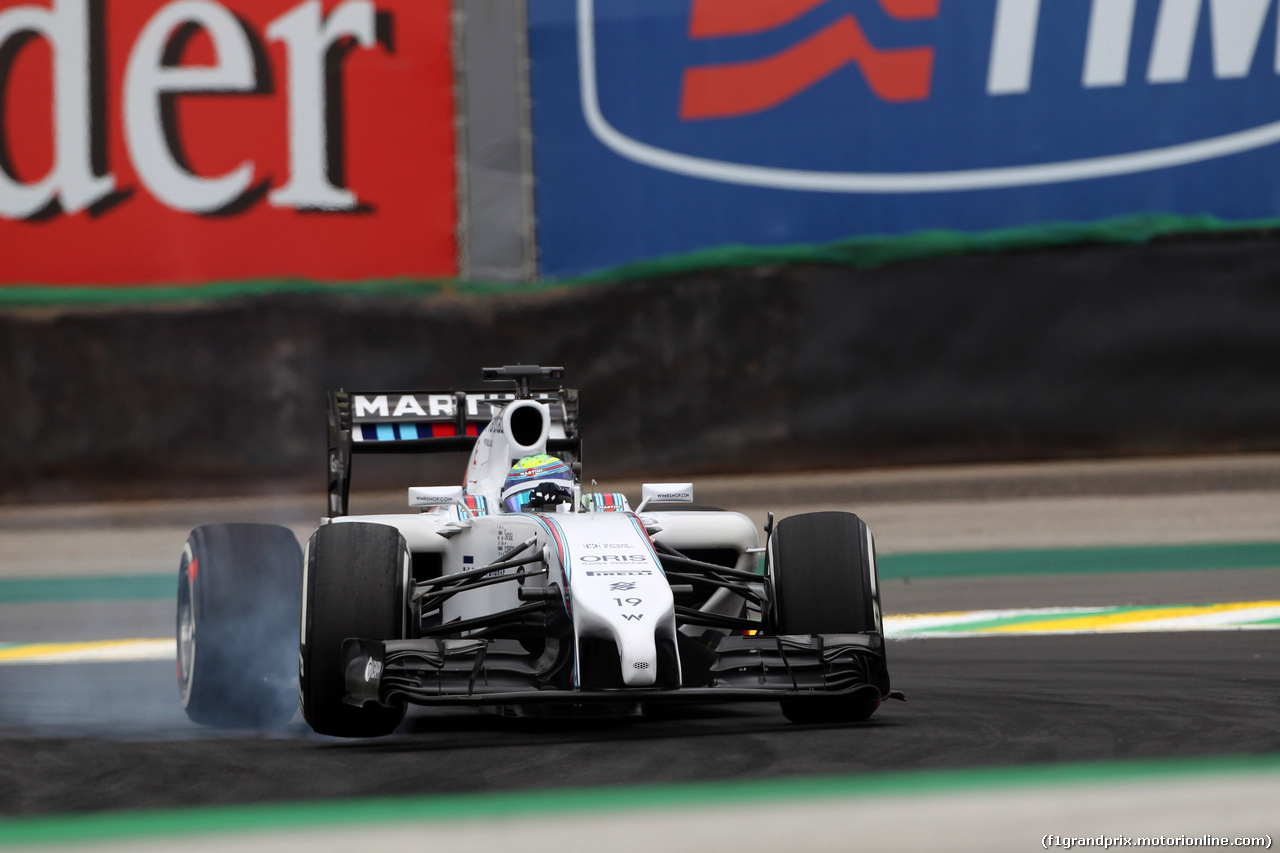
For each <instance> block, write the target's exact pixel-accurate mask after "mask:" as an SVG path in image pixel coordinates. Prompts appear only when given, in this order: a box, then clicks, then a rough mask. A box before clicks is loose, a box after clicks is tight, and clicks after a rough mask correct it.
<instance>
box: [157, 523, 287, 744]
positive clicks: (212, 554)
mask: <svg viewBox="0 0 1280 853" xmlns="http://www.w3.org/2000/svg"><path fill="white" fill-rule="evenodd" d="M301 590H302V550H301V549H300V548H299V547H298V540H297V539H295V538H294V535H293V532H292V531H290V530H289V529H288V528H287V527H279V526H277V525H273V524H210V525H206V526H204V527H197V528H196V529H195V530H193V531H191V536H190V537H189V538H188V539H187V544H186V547H185V548H184V549H183V552H182V560H181V563H180V564H179V568H178V619H177V635H178V689H179V692H180V694H181V696H182V707H183V708H185V709H186V712H187V716H188V717H190V718H191V719H192V720H194V721H195V722H197V723H202V724H204V725H208V726H223V727H230V728H250V727H252V728H270V727H274V726H281V725H284V724H285V723H287V722H289V719H290V718H291V717H293V715H294V712H295V711H297V710H298V698H297V691H298V687H297V655H298V652H297V643H298V612H299V609H300V607H301Z"/></svg>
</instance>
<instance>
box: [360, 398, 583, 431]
mask: <svg viewBox="0 0 1280 853" xmlns="http://www.w3.org/2000/svg"><path fill="white" fill-rule="evenodd" d="M514 399H515V394H512V393H509V392H503V393H492V394H468V395H467V396H466V412H467V415H468V416H469V417H472V418H478V417H482V415H481V408H480V407H481V406H486V407H487V408H486V410H485V412H484V415H483V417H492V416H493V414H494V412H495V411H497V409H498V408H500V405H501V404H503V403H507V402H509V401H511V400H514ZM534 399H536V400H538V401H539V402H542V403H556V402H558V399H559V398H558V397H556V395H555V394H554V393H551V392H545V391H544V392H538V393H535V394H534ZM351 414H352V419H353V421H354V422H356V423H369V422H371V421H375V420H377V421H395V420H406V421H421V420H452V419H454V418H455V417H456V416H457V400H456V399H455V397H454V395H453V394H353V395H352V398H351ZM555 415H556V410H555V409H554V408H553V410H552V416H553V417H555ZM491 431H493V432H501V431H502V425H501V422H499V421H495V422H494V425H493V426H492V427H491Z"/></svg>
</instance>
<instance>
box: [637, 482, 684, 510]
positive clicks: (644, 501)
mask: <svg viewBox="0 0 1280 853" xmlns="http://www.w3.org/2000/svg"><path fill="white" fill-rule="evenodd" d="M650 501H656V502H657V503H664V504H691V503H693V483H645V484H644V485H643V486H641V487H640V506H638V507H636V512H640V511H642V510H643V509H644V508H645V506H646V505H648V504H649V502H650Z"/></svg>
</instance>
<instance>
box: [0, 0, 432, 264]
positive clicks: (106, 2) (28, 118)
mask: <svg viewBox="0 0 1280 853" xmlns="http://www.w3.org/2000/svg"><path fill="white" fill-rule="evenodd" d="M450 43H451V31H450V2H449V0H323V2H322V0H18V2H15V1H14V0H0V284H6V283H7V284H13V283H35V284H41V283H43V284H135V283H154V282H199V281H210V280H227V279H244V278H280V277H305V278H313V279H320V280H350V279H362V278H370V277H387V276H447V275H452V274H454V273H455V271H456V238H455V225H456V201H455V190H454V187H455V178H454V174H455V172H454V169H455V166H454V105H453V75H452V60H451V52H450Z"/></svg>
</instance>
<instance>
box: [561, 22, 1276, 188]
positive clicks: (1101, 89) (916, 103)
mask: <svg viewBox="0 0 1280 853" xmlns="http://www.w3.org/2000/svg"><path fill="white" fill-rule="evenodd" d="M576 3H577V9H578V53H579V63H578V68H579V72H580V83H581V85H580V96H581V102H582V110H583V115H584V117H585V119H586V123H587V126H588V128H589V129H590V131H591V132H592V134H593V135H594V136H595V137H596V138H597V139H598V140H599V141H600V142H602V143H603V144H604V145H606V146H607V147H608V148H610V149H611V150H613V151H614V152H615V153H617V154H619V155H621V156H623V157H625V158H627V159H629V160H632V161H634V162H637V163H642V164H644V165H646V166H650V167H652V168H655V169H660V170H663V171H666V172H672V173H676V174H680V175H685V176H689V177H694V178H699V179H703V180H710V181H716V182H721V183H729V184H740V185H747V186H758V187H767V188H772V189H785V190H799V191H807V192H824V193H869V194H901V193H938V192H959V191H972V190H990V189H1002V188H1010V187H1024V186H1034V185H1042V184H1055V183H1064V182H1072V181H1082V180H1091V179H1097V178H1108V177H1115V176H1120V175H1130V174H1135V173H1141V172H1150V171H1153V170H1159V169H1169V168H1174V167H1179V166H1186V165H1189V164H1195V163H1200V162H1204V161H1208V160H1214V159H1219V158H1224V157H1231V156H1233V155H1236V154H1240V153H1243V152H1246V151H1251V150H1255V149H1259V148H1263V147H1266V146H1270V145H1275V144H1276V143H1278V142H1280V115H1278V113H1280V110H1277V109H1276V108H1275V107H1274V106H1273V105H1274V104H1276V103H1280V91H1278V90H1280V86H1278V85H1277V83H1278V82H1280V78H1278V77H1277V75H1278V74H1280V47H1277V44H1278V43H1280V34H1277V32H1276V28H1277V18H1280V13H1278V12H1277V6H1280V3H1278V2H1277V0H1143V2H1139V0H1076V1H1075V2H1070V3H1067V2H1048V0H948V2H946V3H943V2H942V0H652V3H651V4H650V5H649V6H647V7H646V8H649V9H653V10H655V11H652V12H651V13H647V14H649V15H650V17H651V18H652V20H661V21H662V22H663V24H662V26H663V29H662V31H661V32H659V30H658V27H657V26H656V25H652V20H649V19H646V20H645V22H644V23H645V25H646V26H647V27H648V29H646V30H645V35H644V38H645V39H646V41H645V43H644V48H643V50H642V49H640V47H639V46H637V45H629V44H628V43H627V38H628V36H627V35H626V34H627V33H628V32H630V31H629V30H628V29H627V28H626V27H625V26H619V22H620V20H621V18H619V17H618V13H616V12H609V11H608V10H609V9H610V8H611V4H609V3H606V2H603V0H576ZM658 9H661V10H662V11H661V12H659V11H656V10H658ZM606 15H608V16H609V17H606ZM597 17H599V18H600V20H599V21H598V20H597ZM632 23H634V22H632ZM632 37H633V38H640V36H632ZM655 39H656V41H655ZM598 43H599V45H600V46H598ZM629 56H635V57H641V56H643V57H644V62H645V63H648V64H647V65H643V64H628V63H630V62H632V60H628V59H622V58H621V57H629ZM638 62H639V60H638V59H637V60H635V61H634V63H638ZM655 69H656V70H655ZM602 105H603V106H602Z"/></svg>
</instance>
